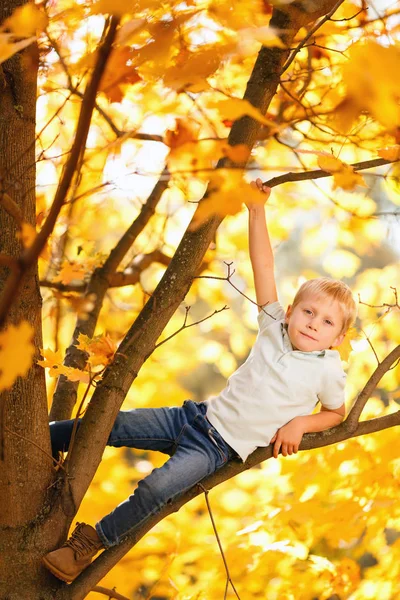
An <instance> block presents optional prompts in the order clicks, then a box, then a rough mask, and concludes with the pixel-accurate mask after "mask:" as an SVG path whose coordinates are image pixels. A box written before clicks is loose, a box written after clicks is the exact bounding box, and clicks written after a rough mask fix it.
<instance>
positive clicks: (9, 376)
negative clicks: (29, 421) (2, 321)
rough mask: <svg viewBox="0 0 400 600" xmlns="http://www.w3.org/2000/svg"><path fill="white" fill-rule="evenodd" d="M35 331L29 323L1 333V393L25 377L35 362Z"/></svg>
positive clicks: (23, 322)
mask: <svg viewBox="0 0 400 600" xmlns="http://www.w3.org/2000/svg"><path fill="white" fill-rule="evenodd" d="M33 334H34V330H33V327H32V325H30V324H29V323H28V322H27V321H21V323H19V325H10V326H9V327H7V329H6V330H5V331H3V332H2V333H0V365H1V367H0V369H1V370H0V391H2V390H5V389H7V388H10V387H11V386H12V385H13V383H14V381H15V380H16V378H17V377H18V376H20V377H24V376H25V375H26V374H27V372H28V371H29V368H30V366H31V364H32V361H33V355H34V354H35V347H34V345H33V343H32V339H33Z"/></svg>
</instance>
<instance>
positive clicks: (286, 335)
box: [281, 323, 326, 356]
mask: <svg viewBox="0 0 400 600" xmlns="http://www.w3.org/2000/svg"><path fill="white" fill-rule="evenodd" d="M281 329H282V337H283V345H284V348H285V350H287V351H288V352H302V353H303V354H315V355H316V356H325V354H326V350H312V351H311V352H303V350H293V346H292V342H291V341H290V337H289V333H288V324H287V323H281Z"/></svg>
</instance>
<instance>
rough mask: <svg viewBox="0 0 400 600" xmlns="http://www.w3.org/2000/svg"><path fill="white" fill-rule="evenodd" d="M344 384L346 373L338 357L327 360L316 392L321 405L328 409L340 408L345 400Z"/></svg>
mask: <svg viewBox="0 0 400 600" xmlns="http://www.w3.org/2000/svg"><path fill="white" fill-rule="evenodd" d="M345 385H346V373H345V372H344V371H343V369H342V366H341V364H340V360H339V358H338V359H337V361H336V360H335V361H329V363H328V364H327V368H326V369H325V370H324V374H323V377H322V381H321V391H320V392H319V393H318V398H319V401H320V402H321V404H322V406H323V407H324V408H327V409H329V410H334V409H335V408H340V406H342V404H344V401H345V393H344V388H345Z"/></svg>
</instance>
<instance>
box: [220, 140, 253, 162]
mask: <svg viewBox="0 0 400 600" xmlns="http://www.w3.org/2000/svg"><path fill="white" fill-rule="evenodd" d="M222 153H223V155H224V156H227V157H228V158H229V159H230V160H231V161H232V162H234V163H246V162H247V161H248V159H249V156H250V148H249V147H248V146H247V145H246V144H236V145H235V146H230V145H229V144H227V145H226V146H223V148H222Z"/></svg>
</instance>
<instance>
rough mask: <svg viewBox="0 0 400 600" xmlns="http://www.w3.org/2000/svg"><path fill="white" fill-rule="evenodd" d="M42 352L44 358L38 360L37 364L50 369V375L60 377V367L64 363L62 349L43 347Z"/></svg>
mask: <svg viewBox="0 0 400 600" xmlns="http://www.w3.org/2000/svg"><path fill="white" fill-rule="evenodd" d="M40 354H41V355H42V356H43V360H38V361H37V364H38V365H40V366H41V367H43V368H44V369H49V375H50V377H58V376H59V375H61V373H60V369H61V367H63V366H64V365H63V364H62V363H63V354H62V351H61V350H57V351H56V352H54V351H53V350H50V348H47V349H41V350H40Z"/></svg>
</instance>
